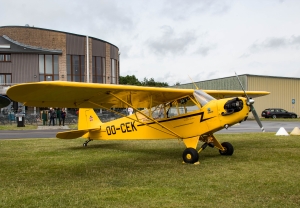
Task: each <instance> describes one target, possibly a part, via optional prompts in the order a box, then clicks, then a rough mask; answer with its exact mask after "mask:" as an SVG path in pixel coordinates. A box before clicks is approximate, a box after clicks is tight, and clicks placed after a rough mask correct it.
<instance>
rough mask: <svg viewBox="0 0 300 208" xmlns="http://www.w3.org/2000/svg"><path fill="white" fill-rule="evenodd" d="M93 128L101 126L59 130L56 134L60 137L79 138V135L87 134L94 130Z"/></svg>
mask: <svg viewBox="0 0 300 208" xmlns="http://www.w3.org/2000/svg"><path fill="white" fill-rule="evenodd" d="M93 130H100V128H97V129H95V128H94V129H83V130H73V131H65V132H59V133H57V134H56V137H57V138H59V139H77V138H79V137H82V136H83V135H85V134H86V133H88V132H89V131H93Z"/></svg>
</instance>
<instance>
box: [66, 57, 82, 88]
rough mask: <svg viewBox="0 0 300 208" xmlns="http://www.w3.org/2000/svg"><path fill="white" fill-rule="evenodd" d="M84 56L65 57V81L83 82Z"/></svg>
mask: <svg viewBox="0 0 300 208" xmlns="http://www.w3.org/2000/svg"><path fill="white" fill-rule="evenodd" d="M84 57H85V56H79V55H67V81H73V82H84V77H85V76H84V74H85V66H84V64H85V62H84Z"/></svg>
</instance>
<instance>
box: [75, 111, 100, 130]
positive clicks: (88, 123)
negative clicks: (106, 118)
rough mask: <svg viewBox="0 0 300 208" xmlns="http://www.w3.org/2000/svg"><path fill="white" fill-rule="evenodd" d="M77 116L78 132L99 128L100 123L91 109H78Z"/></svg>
mask: <svg viewBox="0 0 300 208" xmlns="http://www.w3.org/2000/svg"><path fill="white" fill-rule="evenodd" d="M78 116H79V118H78V130H82V129H93V128H99V127H100V125H101V123H102V122H101V121H100V119H99V117H98V116H97V114H96V113H95V111H94V110H93V109H92V108H80V109H79V113H78Z"/></svg>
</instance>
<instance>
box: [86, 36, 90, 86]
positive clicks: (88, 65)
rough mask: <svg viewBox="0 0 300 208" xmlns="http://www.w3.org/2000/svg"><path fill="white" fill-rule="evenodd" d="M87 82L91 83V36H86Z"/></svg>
mask: <svg viewBox="0 0 300 208" xmlns="http://www.w3.org/2000/svg"><path fill="white" fill-rule="evenodd" d="M86 68H87V69H86V82H87V83H89V82H90V63H89V36H86Z"/></svg>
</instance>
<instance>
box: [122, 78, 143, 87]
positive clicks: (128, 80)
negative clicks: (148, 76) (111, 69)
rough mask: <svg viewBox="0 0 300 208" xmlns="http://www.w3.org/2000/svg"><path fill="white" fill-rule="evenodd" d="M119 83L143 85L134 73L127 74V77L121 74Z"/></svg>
mask: <svg viewBox="0 0 300 208" xmlns="http://www.w3.org/2000/svg"><path fill="white" fill-rule="evenodd" d="M119 83H120V84H124V85H137V86H141V85H142V84H141V82H140V81H139V80H138V79H137V78H136V77H135V76H134V75H131V76H130V75H127V76H126V77H122V76H120V78H119Z"/></svg>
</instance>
